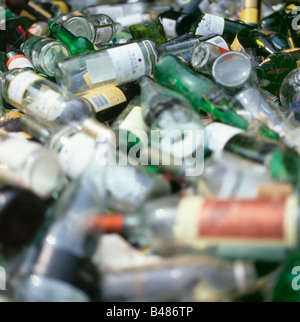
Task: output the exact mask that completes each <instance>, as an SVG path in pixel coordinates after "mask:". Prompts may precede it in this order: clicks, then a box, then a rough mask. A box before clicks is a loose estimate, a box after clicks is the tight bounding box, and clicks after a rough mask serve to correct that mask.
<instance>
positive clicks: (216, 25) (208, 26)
mask: <svg viewBox="0 0 300 322" xmlns="http://www.w3.org/2000/svg"><path fill="white" fill-rule="evenodd" d="M247 27H248V28H249V27H250V28H253V27H252V26H251V25H247V24H246V23H244V22H242V21H237V20H233V19H227V18H223V17H221V16H217V15H212V14H209V13H202V14H201V15H200V18H198V26H197V29H196V31H195V33H196V35H199V36H207V35H208V34H211V33H214V34H218V35H220V36H222V37H223V38H224V39H225V40H226V41H227V42H228V43H229V45H231V44H232V43H233V42H234V40H235V38H236V36H237V35H238V33H239V32H240V31H241V30H243V29H244V28H247Z"/></svg>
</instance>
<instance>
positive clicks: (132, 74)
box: [55, 39, 200, 93]
mask: <svg viewBox="0 0 300 322" xmlns="http://www.w3.org/2000/svg"><path fill="white" fill-rule="evenodd" d="M199 43H200V40H199V39H190V40H188V41H183V42H178V43H172V44H168V43H165V44H160V43H158V42H157V41H153V40H139V41H135V42H131V43H128V44H122V45H114V46H113V47H112V48H109V49H100V50H95V51H93V52H89V53H84V54H80V55H76V56H74V57H69V58H67V59H64V60H60V61H58V62H57V69H56V73H55V77H56V81H57V83H58V84H59V85H60V86H62V87H64V88H66V89H68V90H70V91H71V92H73V93H78V92H82V91H84V90H85V89H87V88H92V87H96V86H104V85H105V86H106V85H120V84H124V83H128V82H131V81H135V80H137V79H138V78H139V77H141V76H143V75H151V73H152V72H153V69H154V67H155V66H156V64H157V61H158V60H159V59H160V58H161V57H163V56H164V55H167V54H173V55H178V56H181V55H183V54H187V53H191V52H192V50H193V49H194V48H195V47H196V46H197V45H198V44H199Z"/></svg>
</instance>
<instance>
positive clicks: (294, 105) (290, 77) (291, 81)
mask: <svg viewBox="0 0 300 322" xmlns="http://www.w3.org/2000/svg"><path fill="white" fill-rule="evenodd" d="M299 94H300V68H299V67H297V68H294V69H293V70H292V71H290V72H289V73H288V74H287V75H286V76H285V78H284V79H283V81H282V83H281V86H280V94H279V97H280V102H281V104H282V107H283V108H284V111H285V112H286V113H287V116H288V115H291V114H293V115H294V116H295V117H296V119H297V120H298V121H299V120H300V114H299V113H300V108H299V107H300V105H299V103H300V95H299Z"/></svg>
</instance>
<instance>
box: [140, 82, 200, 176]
mask: <svg viewBox="0 0 300 322" xmlns="http://www.w3.org/2000/svg"><path fill="white" fill-rule="evenodd" d="M138 82H139V85H140V88H141V107H142V114H143V118H144V121H145V123H146V125H147V126H148V128H149V134H150V137H151V138H150V144H154V145H158V146H159V150H162V151H164V153H168V154H169V155H170V156H173V157H174V158H175V159H178V160H180V161H181V162H182V163H183V164H188V165H189V161H191V160H193V161H195V160H194V159H193V157H194V156H196V158H197V159H200V160H201V159H203V155H204V138H203V124H202V121H201V118H200V116H199V114H198V113H197V112H196V111H195V110H194V108H193V107H192V106H191V105H190V103H189V102H188V101H187V100H186V99H185V98H184V97H183V96H182V95H181V94H179V93H176V92H174V91H171V90H170V89H167V88H164V87H163V86H161V85H159V84H157V83H156V82H155V81H154V80H153V79H152V78H150V77H149V76H142V77H141V78H139V80H138ZM155 131H156V133H157V135H158V136H159V134H160V132H162V137H160V136H159V137H157V138H156V137H155V136H154V132H155ZM201 136H202V140H201ZM193 165H194V166H195V167H194V169H192V168H189V167H188V169H187V171H186V175H187V176H194V175H200V174H201V172H202V168H201V167H202V164H193ZM193 165H192V166H193ZM193 170H195V171H194V172H193ZM197 171H198V173H197Z"/></svg>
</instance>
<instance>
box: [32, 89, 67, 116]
mask: <svg viewBox="0 0 300 322" xmlns="http://www.w3.org/2000/svg"><path fill="white" fill-rule="evenodd" d="M36 111H37V113H38V115H39V116H40V117H41V118H44V119H46V120H48V121H53V120H55V119H56V118H57V117H58V116H59V115H60V114H61V112H62V96H61V94H59V93H57V92H55V91H53V90H52V89H47V90H46V91H45V92H41V96H40V101H39V103H38V104H37V105H36Z"/></svg>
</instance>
